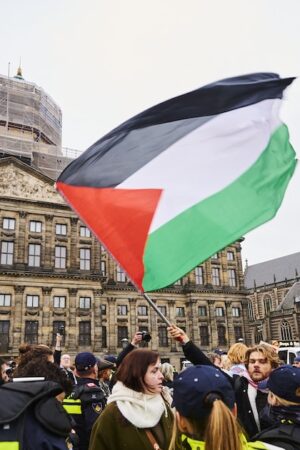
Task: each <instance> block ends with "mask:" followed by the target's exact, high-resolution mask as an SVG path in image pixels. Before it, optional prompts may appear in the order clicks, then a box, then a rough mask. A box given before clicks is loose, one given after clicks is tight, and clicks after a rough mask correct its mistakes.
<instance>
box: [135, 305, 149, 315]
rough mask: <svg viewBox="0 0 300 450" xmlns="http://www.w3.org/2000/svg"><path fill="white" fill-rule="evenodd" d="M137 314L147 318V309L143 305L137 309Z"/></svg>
mask: <svg viewBox="0 0 300 450" xmlns="http://www.w3.org/2000/svg"><path fill="white" fill-rule="evenodd" d="M137 313H138V315H139V316H148V307H147V306H145V305H139V306H138V308H137Z"/></svg>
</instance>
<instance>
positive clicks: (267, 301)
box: [264, 295, 272, 316]
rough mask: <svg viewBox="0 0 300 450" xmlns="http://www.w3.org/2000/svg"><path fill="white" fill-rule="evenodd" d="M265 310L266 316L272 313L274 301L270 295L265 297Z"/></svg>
mask: <svg viewBox="0 0 300 450" xmlns="http://www.w3.org/2000/svg"><path fill="white" fill-rule="evenodd" d="M264 309H265V315H266V316H267V315H268V314H270V312H271V311H272V299H271V297H270V296H269V295H265V296H264Z"/></svg>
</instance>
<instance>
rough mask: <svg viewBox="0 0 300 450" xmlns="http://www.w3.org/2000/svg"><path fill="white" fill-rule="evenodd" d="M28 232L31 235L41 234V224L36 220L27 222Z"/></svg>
mask: <svg viewBox="0 0 300 450" xmlns="http://www.w3.org/2000/svg"><path fill="white" fill-rule="evenodd" d="M29 231H30V232H31V233H41V232H42V222H38V221H36V220H31V221H30V222H29Z"/></svg>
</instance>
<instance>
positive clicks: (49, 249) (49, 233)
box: [44, 214, 54, 270]
mask: <svg viewBox="0 0 300 450" xmlns="http://www.w3.org/2000/svg"><path fill="white" fill-rule="evenodd" d="M45 219H46V224H45V226H46V229H45V244H44V249H45V250H44V252H45V253H44V267H45V269H49V270H50V269H52V268H53V266H54V264H53V261H52V255H53V256H54V253H53V248H54V243H53V215H52V214H46V215H45Z"/></svg>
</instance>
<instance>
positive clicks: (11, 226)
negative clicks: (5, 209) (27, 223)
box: [3, 217, 16, 230]
mask: <svg viewBox="0 0 300 450" xmlns="http://www.w3.org/2000/svg"><path fill="white" fill-rule="evenodd" d="M15 229H16V219H12V218H10V217H4V219H3V230H15Z"/></svg>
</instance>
